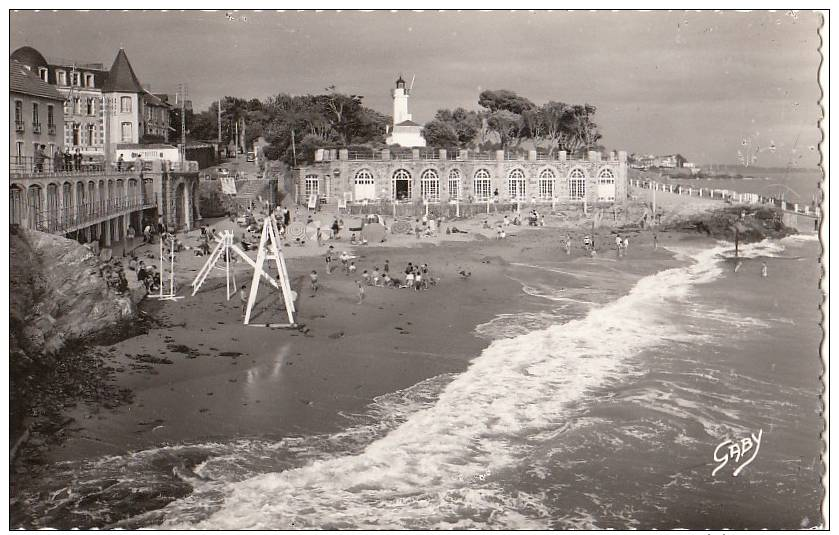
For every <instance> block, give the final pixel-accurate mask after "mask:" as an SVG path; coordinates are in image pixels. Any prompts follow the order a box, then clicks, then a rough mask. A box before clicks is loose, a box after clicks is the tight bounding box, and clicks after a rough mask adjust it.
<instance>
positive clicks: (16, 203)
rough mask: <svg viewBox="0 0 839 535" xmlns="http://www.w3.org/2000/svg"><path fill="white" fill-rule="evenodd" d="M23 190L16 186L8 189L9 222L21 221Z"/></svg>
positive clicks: (18, 222)
mask: <svg viewBox="0 0 839 535" xmlns="http://www.w3.org/2000/svg"><path fill="white" fill-rule="evenodd" d="M23 210H24V207H23V190H21V189H20V188H19V187H17V186H12V187H11V188H10V189H9V222H10V223H11V224H12V225H20V224H21V223H23Z"/></svg>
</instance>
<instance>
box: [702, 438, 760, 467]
mask: <svg viewBox="0 0 839 535" xmlns="http://www.w3.org/2000/svg"><path fill="white" fill-rule="evenodd" d="M749 435H750V436H748V437H745V438H741V439H740V440H737V441H734V440H729V439H726V440H724V441H722V442H721V443H720V445H719V446H717V447H716V449H714V461H716V462H718V463H719V464H718V465H717V467H716V468H714V471H713V472H711V476H712V477H713V476H715V475H716V474H717V472H719V471H720V470H722V469H723V468H725V466H726V465H728V463H729V462H731V463H732V464H733V465H735V466H736V468H735V469H734V472H732V474H731V475H732V476H734V477H737V476H738V475H739V474H740V472H741V471H742V470H743V468H745V467H746V466H748V465H749V464H751V462H752V461H754V460H755V457H757V452H758V451H760V441H761V440H762V439H763V429H761V430H760V431H758V432H757V435H755V434H754V433H750V434H749ZM749 454H750V455H749ZM741 461H742V462H741Z"/></svg>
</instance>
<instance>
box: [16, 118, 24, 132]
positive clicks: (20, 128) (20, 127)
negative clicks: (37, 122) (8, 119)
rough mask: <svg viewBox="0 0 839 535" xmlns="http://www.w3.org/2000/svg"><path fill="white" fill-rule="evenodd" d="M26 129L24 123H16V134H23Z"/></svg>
mask: <svg viewBox="0 0 839 535" xmlns="http://www.w3.org/2000/svg"><path fill="white" fill-rule="evenodd" d="M25 130H26V128H25V127H24V126H23V121H15V132H18V133H23V132H24V131H25Z"/></svg>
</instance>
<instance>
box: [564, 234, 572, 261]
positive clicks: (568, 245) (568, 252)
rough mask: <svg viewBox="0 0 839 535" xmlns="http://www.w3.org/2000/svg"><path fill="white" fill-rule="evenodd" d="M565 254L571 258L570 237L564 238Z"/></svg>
mask: <svg viewBox="0 0 839 535" xmlns="http://www.w3.org/2000/svg"><path fill="white" fill-rule="evenodd" d="M565 254H566V255H568V256H571V235H570V234H569V235H568V237H567V238H565Z"/></svg>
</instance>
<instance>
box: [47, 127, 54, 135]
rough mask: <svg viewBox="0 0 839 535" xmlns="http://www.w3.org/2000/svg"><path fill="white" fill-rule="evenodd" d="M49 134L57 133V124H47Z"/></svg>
mask: <svg viewBox="0 0 839 535" xmlns="http://www.w3.org/2000/svg"><path fill="white" fill-rule="evenodd" d="M47 134H49V135H51V136H54V135H55V125H54V124H49V125H47Z"/></svg>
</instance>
